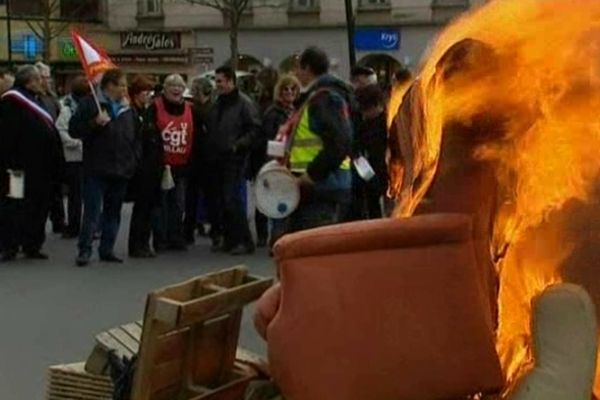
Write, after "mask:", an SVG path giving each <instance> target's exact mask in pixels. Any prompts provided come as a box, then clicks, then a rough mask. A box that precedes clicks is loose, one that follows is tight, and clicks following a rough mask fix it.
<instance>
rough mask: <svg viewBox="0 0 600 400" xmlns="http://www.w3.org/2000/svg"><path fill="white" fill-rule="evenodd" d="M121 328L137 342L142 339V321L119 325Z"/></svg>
mask: <svg viewBox="0 0 600 400" xmlns="http://www.w3.org/2000/svg"><path fill="white" fill-rule="evenodd" d="M121 328H122V329H123V330H124V331H125V332H127V333H128V334H129V335H130V336H131V337H132V338H134V339H135V340H136V341H137V342H138V346H139V342H140V340H142V323H141V322H139V323H137V322H133V323H131V324H125V325H123V326H121Z"/></svg>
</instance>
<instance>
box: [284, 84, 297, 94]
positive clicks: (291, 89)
mask: <svg viewBox="0 0 600 400" xmlns="http://www.w3.org/2000/svg"><path fill="white" fill-rule="evenodd" d="M282 91H283V92H290V93H296V92H297V91H298V88H297V87H295V86H286V87H284V88H283V90H282Z"/></svg>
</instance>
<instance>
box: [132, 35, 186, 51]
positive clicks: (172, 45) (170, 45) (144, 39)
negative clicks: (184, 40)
mask: <svg viewBox="0 0 600 400" xmlns="http://www.w3.org/2000/svg"><path fill="white" fill-rule="evenodd" d="M121 48H122V49H126V50H148V51H157V50H158V51H160V50H177V49H180V48H181V33H180V32H121Z"/></svg>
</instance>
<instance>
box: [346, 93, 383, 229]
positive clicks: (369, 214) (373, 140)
mask: <svg viewBox="0 0 600 400" xmlns="http://www.w3.org/2000/svg"><path fill="white" fill-rule="evenodd" d="M356 99H357V102H358V104H359V107H360V111H361V121H360V124H359V125H358V127H357V128H356V134H355V137H354V152H353V154H354V156H355V157H362V158H363V159H364V160H366V161H367V162H368V164H369V165H370V167H371V168H372V170H373V172H374V176H373V177H365V176H360V175H361V174H360V173H358V172H357V173H356V179H354V180H353V188H352V189H353V190H352V191H353V196H352V205H353V208H354V210H355V211H354V213H353V215H355V216H356V217H357V218H358V219H374V218H381V217H382V215H383V213H382V198H383V197H384V196H385V194H386V192H387V187H388V173H387V165H386V161H385V156H386V149H387V124H386V114H385V108H384V106H383V93H382V91H381V89H380V88H379V86H377V85H370V86H366V87H363V88H361V89H359V90H357V91H356ZM355 169H356V168H355Z"/></svg>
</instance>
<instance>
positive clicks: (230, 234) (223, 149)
mask: <svg viewBox="0 0 600 400" xmlns="http://www.w3.org/2000/svg"><path fill="white" fill-rule="evenodd" d="M216 85H217V91H218V92H219V97H218V98H217V100H216V102H215V105H214V107H212V109H211V111H210V113H209V115H208V118H207V130H208V136H207V141H206V143H207V151H208V154H209V157H208V159H207V160H206V165H207V167H206V168H207V173H208V177H207V181H208V183H207V185H206V188H207V189H208V193H206V195H207V203H208V204H207V206H208V209H209V215H210V217H211V219H212V220H211V227H212V228H211V235H212V239H213V247H212V250H214V251H224V252H229V253H230V254H232V255H243V254H249V253H252V252H253V251H254V241H253V240H252V235H251V233H250V228H249V226H248V217H247V212H246V209H245V207H244V201H243V199H242V196H241V193H240V192H241V191H240V187H241V185H242V184H244V180H245V177H246V167H247V162H248V156H249V153H250V151H251V149H252V143H253V142H254V140H255V138H256V137H257V135H258V133H259V131H260V119H259V118H258V112H257V110H256V107H255V106H254V104H253V102H252V100H250V99H249V98H248V97H247V96H246V95H244V94H242V93H241V92H240V91H239V90H238V88H237V87H236V76H235V72H234V71H233V69H231V68H230V67H220V68H218V69H217V70H216Z"/></svg>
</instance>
